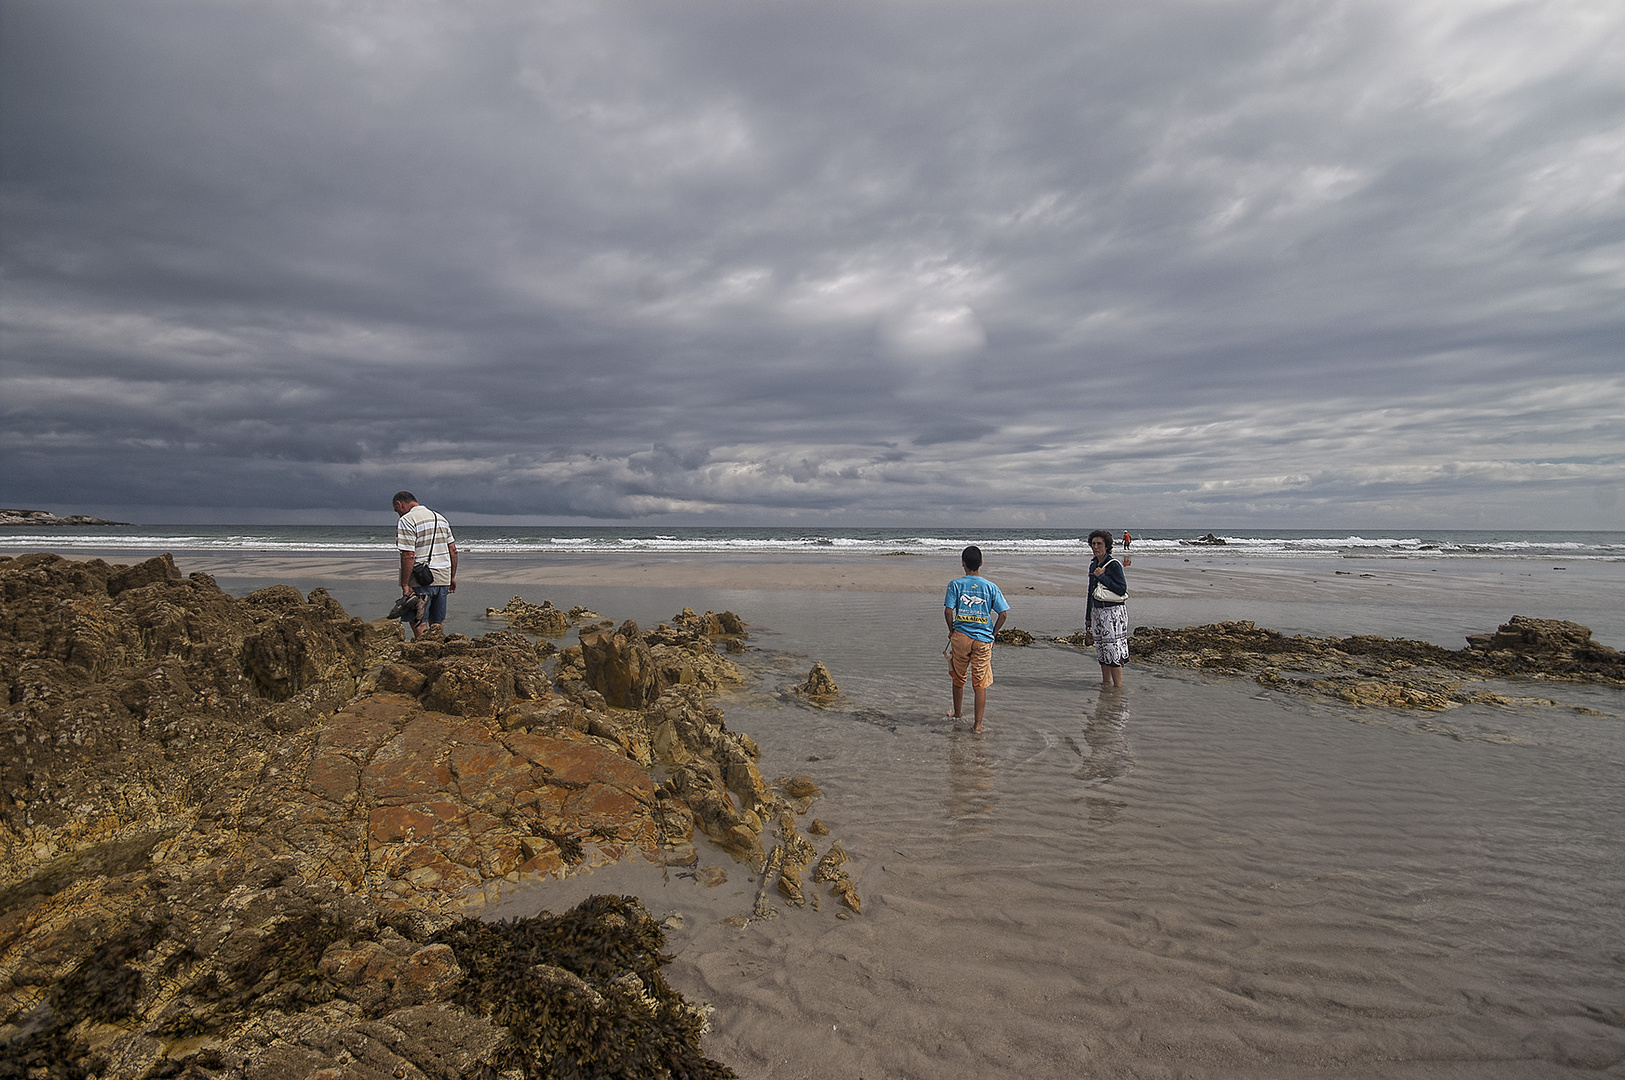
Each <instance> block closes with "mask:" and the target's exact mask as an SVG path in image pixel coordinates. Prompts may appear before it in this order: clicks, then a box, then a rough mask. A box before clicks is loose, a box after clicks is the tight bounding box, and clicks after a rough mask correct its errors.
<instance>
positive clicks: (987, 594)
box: [942, 574, 1010, 641]
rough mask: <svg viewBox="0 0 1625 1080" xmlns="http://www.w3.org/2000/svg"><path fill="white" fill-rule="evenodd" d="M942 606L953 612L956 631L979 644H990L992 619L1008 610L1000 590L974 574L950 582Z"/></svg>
mask: <svg viewBox="0 0 1625 1080" xmlns="http://www.w3.org/2000/svg"><path fill="white" fill-rule="evenodd" d="M942 606H943V607H945V608H949V609H951V610H952V611H953V613H954V629H955V630H958V631H959V632H960V633H964V634H969V635H970V636H971V637H973V638H977V639H978V640H980V641H992V640H993V619H994V616H996V615H998V613H999V612H1001V611H1009V610H1010V605H1009V604H1008V603H1007V602H1006V601H1005V599H1004V594H1003V593H1002V592H1000V591H999V587H998V586H997V585H995V584H993V583H992V582H991V581H989V580H988V579H987V578H985V577H978V576H976V575H975V574H967V575H966V576H964V577H962V578H955V579H954V580H952V581H950V582H949V583H948V595H947V596H945V597H943V600H942Z"/></svg>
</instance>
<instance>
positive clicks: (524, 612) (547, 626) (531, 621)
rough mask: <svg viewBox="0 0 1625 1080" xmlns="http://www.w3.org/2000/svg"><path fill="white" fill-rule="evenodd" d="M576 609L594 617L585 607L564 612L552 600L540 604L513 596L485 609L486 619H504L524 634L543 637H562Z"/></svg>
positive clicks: (567, 630) (568, 628)
mask: <svg viewBox="0 0 1625 1080" xmlns="http://www.w3.org/2000/svg"><path fill="white" fill-rule="evenodd" d="M577 611H582V612H586V615H587V616H589V617H596V616H595V615H594V614H593V613H592V612H587V611H586V609H585V608H572V609H571V610H570V612H568V613H566V612H563V611H560V610H559V609H558V608H556V607H554V606H553V601H551V600H543V601H542V602H541V603H540V604H532V603H531V602H529V601H528V600H525V599H524V598H523V597H519V596H515V597H514V598H512V599H511V600H509V601H508V603H507V604H506V605H504V606H503V607H499V608H494V607H488V608H486V609H485V617H486V618H487V619H506V620H508V626H509V627H511V628H512V629H514V630H518V631H520V632H522V633H526V634H540V635H542V636H543V637H562V636H563V635H565V634H567V633H569V631H570V627H571V625H572V623H573V622H578V621H580V620H572V619H571V618H570V616H571V615H572V614H574V613H575V612H577Z"/></svg>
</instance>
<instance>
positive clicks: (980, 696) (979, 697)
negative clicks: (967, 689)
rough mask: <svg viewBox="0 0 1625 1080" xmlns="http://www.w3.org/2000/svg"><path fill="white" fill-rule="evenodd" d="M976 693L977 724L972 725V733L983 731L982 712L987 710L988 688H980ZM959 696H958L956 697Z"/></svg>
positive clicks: (976, 689) (977, 688) (976, 688)
mask: <svg viewBox="0 0 1625 1080" xmlns="http://www.w3.org/2000/svg"><path fill="white" fill-rule="evenodd" d="M974 689H975V691H976V723H974V724H972V725H971V730H972V731H981V730H982V710H983V709H985V708H987V687H985V686H978V687H975V688H974ZM956 696H957V695H956Z"/></svg>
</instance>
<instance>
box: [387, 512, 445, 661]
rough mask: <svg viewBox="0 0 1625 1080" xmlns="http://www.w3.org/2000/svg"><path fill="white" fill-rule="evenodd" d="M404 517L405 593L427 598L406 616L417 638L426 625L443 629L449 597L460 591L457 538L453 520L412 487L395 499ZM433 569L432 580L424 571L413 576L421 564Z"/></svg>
mask: <svg viewBox="0 0 1625 1080" xmlns="http://www.w3.org/2000/svg"><path fill="white" fill-rule="evenodd" d="M392 505H393V506H394V508H395V513H396V514H397V515H398V516H399V517H400V521H399V522H397V523H396V526H395V547H396V548H398V549H399V550H400V553H401V595H403V596H421V597H424V598H425V600H426V602H425V603H422V604H418V605H416V606H415V607H413V608H412V609H411V610H412V611H413V612H414V613H415V614H414V615H409V616H406V617H405V620H404V621H406V622H407V623H408V624H409V625H410V626H411V627H412V640H413V641H416V640H417V638H418V635H420V634H422V633H423V631H424V628H425V627H433V628H434V629H436V630H439V629H440V628H441V626H442V624H444V623H445V621H446V598H447V595H448V594H449V593H454V592H456V591H457V541H456V540H455V539H453V538H452V535H451V523H450V522H448V521H447V520H446V519H445V518H443V517H441V516H440V515H439V514H437V513H435V512H434V511H433V510H430V509H429V508H428V507H427V506H423V505H421V504H420V503H419V502H418V500H417V496H416V495H413V494H412V493H411V492H410V491H397V492H396V493H395V498H394V501H393V503H392ZM420 563H421V564H422V565H423V566H424V567H427V568H428V570H429V578H430V580H429V582H428V583H427V584H424V583H422V578H423V576H424V575H423V574H422V573H421V571H420V572H419V574H418V580H417V581H413V580H412V571H413V570H414V569H417V568H418V566H419V564H420Z"/></svg>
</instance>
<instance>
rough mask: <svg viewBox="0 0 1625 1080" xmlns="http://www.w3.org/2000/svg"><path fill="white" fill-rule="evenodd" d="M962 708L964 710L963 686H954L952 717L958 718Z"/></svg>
mask: <svg viewBox="0 0 1625 1080" xmlns="http://www.w3.org/2000/svg"><path fill="white" fill-rule="evenodd" d="M964 710H965V688H964V687H963V686H956V687H954V719H955V720H958V719H959V717H960V714H961V713H962V712H964Z"/></svg>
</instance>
